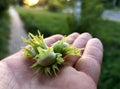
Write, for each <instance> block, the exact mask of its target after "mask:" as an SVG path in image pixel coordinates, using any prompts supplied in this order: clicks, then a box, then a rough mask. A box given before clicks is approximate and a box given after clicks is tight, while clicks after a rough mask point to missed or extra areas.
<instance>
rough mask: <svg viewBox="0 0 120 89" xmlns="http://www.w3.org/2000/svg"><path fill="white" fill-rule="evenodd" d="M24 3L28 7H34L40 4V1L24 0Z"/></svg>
mask: <svg viewBox="0 0 120 89" xmlns="http://www.w3.org/2000/svg"><path fill="white" fill-rule="evenodd" d="M23 2H24V4H26V5H28V6H34V5H36V4H38V2H39V0H24V1H23Z"/></svg>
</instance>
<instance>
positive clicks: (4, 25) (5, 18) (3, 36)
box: [0, 12, 10, 59]
mask: <svg viewBox="0 0 120 89" xmlns="http://www.w3.org/2000/svg"><path fill="white" fill-rule="evenodd" d="M9 22H10V21H9V15H8V12H4V13H1V14H0V59H2V58H4V57H5V56H6V55H8V39H9Z"/></svg>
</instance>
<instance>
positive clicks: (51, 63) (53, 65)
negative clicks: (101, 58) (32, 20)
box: [23, 32, 82, 76]
mask: <svg viewBox="0 0 120 89" xmlns="http://www.w3.org/2000/svg"><path fill="white" fill-rule="evenodd" d="M28 36H29V39H25V38H23V41H24V42H25V43H27V44H28V45H29V47H28V48H27V47H23V50H24V56H25V57H27V58H32V59H34V60H35V63H34V64H33V65H32V66H31V68H36V69H37V70H36V73H40V72H42V71H43V72H44V73H45V74H46V75H48V76H52V75H57V72H58V71H59V70H60V66H62V65H63V63H64V59H63V58H64V57H65V56H67V55H76V56H80V51H81V50H82V49H78V48H74V47H73V46H72V45H69V44H68V43H66V40H67V38H66V37H64V38H63V39H62V40H59V41H57V42H55V43H54V44H52V46H51V47H48V46H47V45H46V43H45V42H44V38H43V35H41V34H40V32H38V35H33V34H31V33H29V34H28Z"/></svg>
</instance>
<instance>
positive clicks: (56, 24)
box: [16, 7, 73, 36]
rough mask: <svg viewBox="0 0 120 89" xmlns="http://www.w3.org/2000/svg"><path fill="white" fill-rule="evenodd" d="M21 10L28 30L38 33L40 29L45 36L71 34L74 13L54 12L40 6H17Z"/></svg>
mask: <svg viewBox="0 0 120 89" xmlns="http://www.w3.org/2000/svg"><path fill="white" fill-rule="evenodd" d="M16 9H17V11H18V12H19V14H20V16H21V18H22V20H23V22H24V24H25V28H26V30H27V32H32V33H36V32H37V31H36V30H38V29H39V30H40V32H41V33H43V34H44V35H45V36H49V35H52V34H58V33H59V34H66V33H67V34H69V33H70V27H69V25H70V26H71V23H70V24H69V23H68V20H69V21H70V20H71V17H72V15H69V16H68V15H67V14H64V13H54V12H49V11H45V10H43V9H39V8H24V7H19V8H16ZM72 25H73V24H72Z"/></svg>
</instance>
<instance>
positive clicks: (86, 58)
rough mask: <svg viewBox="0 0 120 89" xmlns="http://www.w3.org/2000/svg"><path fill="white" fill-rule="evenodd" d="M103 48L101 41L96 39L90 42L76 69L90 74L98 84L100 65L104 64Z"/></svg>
mask: <svg viewBox="0 0 120 89" xmlns="http://www.w3.org/2000/svg"><path fill="white" fill-rule="evenodd" d="M102 56H103V46H102V43H101V42H100V40H99V39H97V38H94V39H91V40H89V41H88V43H87V45H86V47H85V51H84V53H83V55H82V57H81V58H80V59H79V60H78V61H77V63H76V65H75V68H76V69H77V70H78V71H82V72H84V73H86V74H88V75H89V76H90V77H92V79H93V80H94V81H95V82H96V84H97V82H98V77H99V74H100V67H101V66H100V64H101V62H102Z"/></svg>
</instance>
